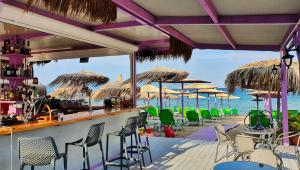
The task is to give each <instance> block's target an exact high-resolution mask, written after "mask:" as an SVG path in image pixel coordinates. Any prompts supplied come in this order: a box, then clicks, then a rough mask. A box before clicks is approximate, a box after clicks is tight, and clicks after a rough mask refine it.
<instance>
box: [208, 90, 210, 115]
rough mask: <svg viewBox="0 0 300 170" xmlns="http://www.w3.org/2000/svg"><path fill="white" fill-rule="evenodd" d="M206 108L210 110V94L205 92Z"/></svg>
mask: <svg viewBox="0 0 300 170" xmlns="http://www.w3.org/2000/svg"><path fill="white" fill-rule="evenodd" d="M207 110H208V111H209V110H210V95H209V93H207Z"/></svg>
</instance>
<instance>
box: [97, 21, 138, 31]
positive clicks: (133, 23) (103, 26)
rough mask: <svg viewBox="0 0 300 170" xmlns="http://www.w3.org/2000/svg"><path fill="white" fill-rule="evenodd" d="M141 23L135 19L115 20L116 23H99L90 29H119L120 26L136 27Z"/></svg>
mask: <svg viewBox="0 0 300 170" xmlns="http://www.w3.org/2000/svg"><path fill="white" fill-rule="evenodd" d="M140 25H143V24H141V23H139V22H137V21H126V22H117V23H112V24H101V25H97V26H94V27H92V30H93V31H95V32H100V31H106V30H111V29H120V28H127V27H136V26H140Z"/></svg>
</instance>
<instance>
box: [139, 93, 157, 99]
mask: <svg viewBox="0 0 300 170" xmlns="http://www.w3.org/2000/svg"><path fill="white" fill-rule="evenodd" d="M156 97H157V95H155V94H149V98H148V93H139V94H138V95H137V98H138V99H141V100H148V99H154V98H156Z"/></svg>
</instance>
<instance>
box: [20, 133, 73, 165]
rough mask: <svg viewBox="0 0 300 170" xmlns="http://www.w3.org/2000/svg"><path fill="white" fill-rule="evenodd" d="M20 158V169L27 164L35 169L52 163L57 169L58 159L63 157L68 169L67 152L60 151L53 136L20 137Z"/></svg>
mask: <svg viewBox="0 0 300 170" xmlns="http://www.w3.org/2000/svg"><path fill="white" fill-rule="evenodd" d="M18 144H19V158H20V160H21V166H20V170H23V169H24V167H25V166H26V165H30V166H31V170H34V167H35V166H43V165H50V164H51V166H52V169H53V170H55V164H56V160H58V159H60V158H63V160H64V170H66V169H67V158H66V154H65V153H58V150H57V146H56V144H55V141H54V139H53V138H52V137H50V136H48V137H30V138H25V137H20V138H18Z"/></svg>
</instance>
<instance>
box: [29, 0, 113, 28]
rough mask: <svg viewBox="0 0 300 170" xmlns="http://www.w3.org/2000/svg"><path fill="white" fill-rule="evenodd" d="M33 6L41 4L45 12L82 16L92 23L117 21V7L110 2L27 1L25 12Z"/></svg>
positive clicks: (74, 0) (79, 0)
mask: <svg viewBox="0 0 300 170" xmlns="http://www.w3.org/2000/svg"><path fill="white" fill-rule="evenodd" d="M34 4H41V5H43V6H45V8H46V9H47V10H49V11H51V12H54V13H58V14H63V15H64V16H66V15H67V14H70V15H71V16H73V17H77V16H79V15H84V16H86V19H87V20H90V21H92V22H96V21H102V22H103V23H105V24H109V23H111V22H113V21H116V19H117V5H116V4H115V3H113V2H112V1H111V0H88V1H83V0H50V1H49V0H47V1H46V0H44V1H41V0H27V7H26V8H27V10H28V9H29V8H30V7H31V6H33V5H34Z"/></svg>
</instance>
